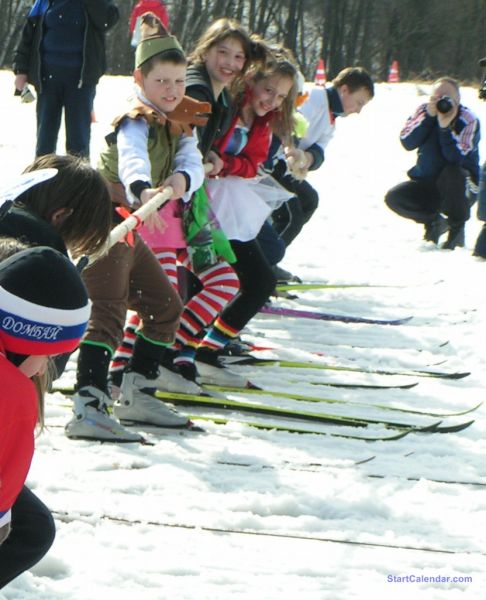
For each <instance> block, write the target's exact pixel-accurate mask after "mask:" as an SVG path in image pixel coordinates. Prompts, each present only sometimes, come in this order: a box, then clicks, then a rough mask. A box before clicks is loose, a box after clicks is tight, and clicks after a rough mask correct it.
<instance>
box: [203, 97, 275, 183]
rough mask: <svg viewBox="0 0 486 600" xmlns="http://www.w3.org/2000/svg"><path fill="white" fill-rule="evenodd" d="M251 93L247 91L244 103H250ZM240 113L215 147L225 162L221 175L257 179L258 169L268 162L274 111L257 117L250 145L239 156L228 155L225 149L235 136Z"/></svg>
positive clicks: (252, 127)
mask: <svg viewBox="0 0 486 600" xmlns="http://www.w3.org/2000/svg"><path fill="white" fill-rule="evenodd" d="M249 94H250V92H249V91H247V93H246V95H245V99H244V101H243V102H244V103H246V102H248V101H249ZM238 113H239V111H238V112H237V114H236V116H235V117H234V119H233V122H232V123H231V127H230V128H229V129H228V131H227V132H226V133H225V135H224V136H223V137H222V138H220V139H219V140H217V141H216V142H215V146H216V148H217V149H218V151H219V152H220V156H221V158H222V160H223V162H224V167H223V169H222V171H221V172H220V173H219V174H220V175H222V176H226V175H238V176H239V177H255V175H256V174H257V172H258V167H259V166H260V165H261V164H263V163H264V162H265V161H266V160H267V156H268V150H269V148H270V141H271V139H272V131H271V129H270V123H271V121H272V119H273V116H274V113H273V111H271V112H269V113H267V114H266V115H265V116H263V117H255V120H254V121H253V124H252V126H251V128H250V131H249V132H248V143H247V144H246V146H245V147H244V148H243V150H242V151H241V152H240V153H239V154H235V155H233V154H226V153H225V151H224V150H225V148H226V147H227V145H228V142H229V141H230V139H231V136H232V135H233V131H234V129H235V127H236V125H237V123H238V118H239V116H238Z"/></svg>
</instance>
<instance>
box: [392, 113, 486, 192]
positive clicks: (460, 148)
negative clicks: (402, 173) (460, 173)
mask: <svg viewBox="0 0 486 600" xmlns="http://www.w3.org/2000/svg"><path fill="white" fill-rule="evenodd" d="M479 138H480V127H479V120H478V119H477V118H476V116H475V115H474V114H473V113H472V112H471V111H470V110H469V109H468V108H466V107H465V106H463V105H462V104H461V105H460V106H459V113H458V115H457V117H456V118H455V119H454V121H453V122H452V123H451V125H450V126H449V127H445V128H442V127H440V126H439V122H438V121H437V117H431V116H430V115H429V114H428V113H427V104H422V105H420V106H419V107H418V109H417V111H416V112H415V114H414V115H412V116H411V117H409V119H408V120H407V122H406V124H405V127H404V128H403V129H402V131H401V133H400V141H401V142H402V145H403V147H404V148H405V149H406V150H416V149H418V154H417V162H416V164H415V166H414V167H412V168H411V169H410V170H409V171H408V175H409V177H410V178H411V179H435V178H436V177H438V175H439V174H440V172H441V171H442V169H443V168H444V167H445V166H446V165H447V164H454V165H460V166H461V167H462V168H463V169H465V170H466V171H468V172H469V173H470V175H471V178H472V180H473V181H474V182H475V183H477V182H478V179H479V151H478V144H479Z"/></svg>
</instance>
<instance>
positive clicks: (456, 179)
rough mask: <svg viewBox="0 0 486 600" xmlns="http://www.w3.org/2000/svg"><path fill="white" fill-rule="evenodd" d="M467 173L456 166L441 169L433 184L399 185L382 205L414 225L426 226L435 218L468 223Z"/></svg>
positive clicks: (429, 181) (419, 182) (469, 201)
mask: <svg viewBox="0 0 486 600" xmlns="http://www.w3.org/2000/svg"><path fill="white" fill-rule="evenodd" d="M466 176H467V173H466V172H465V171H464V170H463V169H461V167H459V166H457V165H448V166H447V167H445V168H444V169H442V171H441V173H440V175H439V176H438V177H437V179H436V180H435V181H432V180H411V181H405V182H403V183H399V184H398V185H397V186H395V187H394V188H392V189H391V190H389V192H388V193H387V194H386V196H385V203H386V205H387V206H388V207H389V208H391V210H393V211H394V212H396V213H397V214H398V215H400V216H401V217H405V218H406V219H412V220H413V221H415V222H416V223H424V224H426V223H430V222H431V221H433V220H434V218H435V217H436V216H437V215H438V214H439V213H443V214H445V215H446V216H447V217H448V218H449V219H450V220H451V221H454V222H457V223H464V222H466V221H467V220H468V219H469V216H470V212H471V211H470V208H471V199H470V198H468V196H467V194H466Z"/></svg>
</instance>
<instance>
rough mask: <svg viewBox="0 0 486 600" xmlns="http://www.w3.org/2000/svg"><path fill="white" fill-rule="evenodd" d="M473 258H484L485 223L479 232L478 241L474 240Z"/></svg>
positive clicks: (485, 244) (485, 256) (485, 246)
mask: <svg viewBox="0 0 486 600" xmlns="http://www.w3.org/2000/svg"><path fill="white" fill-rule="evenodd" d="M473 256H477V257H479V258H486V223H485V224H484V225H483V227H482V228H481V231H480V232H479V235H478V239H477V240H476V244H475V246H474V251H473Z"/></svg>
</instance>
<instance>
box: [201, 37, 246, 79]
mask: <svg viewBox="0 0 486 600" xmlns="http://www.w3.org/2000/svg"><path fill="white" fill-rule="evenodd" d="M245 62H246V56H245V51H244V48H243V46H242V44H241V42H240V40H238V39H237V38H231V37H228V38H226V39H225V40H223V41H222V42H220V43H219V44H214V46H211V48H210V49H209V50H208V51H207V52H206V55H205V57H204V64H205V65H206V69H207V71H208V74H209V77H210V79H211V81H213V82H215V83H216V84H218V85H219V86H222V87H225V86H227V85H229V84H230V83H231V82H232V81H233V79H234V78H235V77H236V76H237V75H238V74H239V73H241V70H242V69H243V67H244V66H245Z"/></svg>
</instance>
